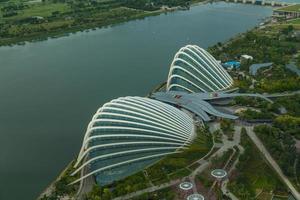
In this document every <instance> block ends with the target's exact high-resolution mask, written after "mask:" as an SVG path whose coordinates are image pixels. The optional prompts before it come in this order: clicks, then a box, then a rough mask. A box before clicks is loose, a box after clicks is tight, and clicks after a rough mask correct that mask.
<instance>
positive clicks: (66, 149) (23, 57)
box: [0, 3, 272, 200]
mask: <svg viewBox="0 0 300 200" xmlns="http://www.w3.org/2000/svg"><path fill="white" fill-rule="evenodd" d="M271 13H272V11H271V8H268V7H260V6H252V5H242V4H227V3H216V4H208V5H201V6H195V7H192V8H191V10H189V11H178V12H173V13H168V14H162V15H160V16H155V17H149V18H146V19H144V20H137V21H131V22H127V23H124V24H120V25H116V26H114V27H110V28H104V29H99V30H96V31H92V32H89V33H77V34H74V35H71V36H69V37H63V38H59V39H51V40H48V41H43V42H37V43H29V44H26V45H25V46H14V47H2V48H0V199H1V200H32V199H35V198H36V197H37V195H38V194H39V193H40V192H41V191H42V190H43V189H44V188H45V187H46V186H47V185H48V184H49V183H50V182H51V181H52V180H53V179H54V178H55V177H56V176H57V175H58V173H59V172H60V171H61V170H62V169H63V168H64V167H65V166H66V164H68V162H70V161H71V160H72V159H73V158H75V156H76V154H77V153H78V151H79V148H80V145H81V142H82V138H83V134H84V131H85V128H86V126H87V124H88V122H89V120H90V119H91V117H92V115H93V113H94V112H95V111H96V110H97V108H98V107H100V106H101V105H102V104H103V103H105V102H107V101H109V100H111V99H113V98H116V97H119V96H126V95H139V96H144V95H146V94H147V93H148V92H149V91H150V90H151V89H152V88H154V87H155V86H156V85H157V84H159V83H161V82H163V81H165V80H166V77H167V73H168V68H169V65H170V63H171V60H172V57H173V56H174V54H175V52H176V51H177V50H178V49H179V48H180V47H181V46H183V45H186V44H189V43H191V44H197V45H199V46H201V47H205V48H206V47H208V46H210V45H213V44H215V43H217V42H219V41H221V42H222V41H225V40H227V39H229V38H231V37H233V36H235V35H236V34H238V33H241V32H245V31H246V30H249V29H251V28H253V27H254V26H255V25H257V24H259V23H260V21H261V20H262V19H263V18H264V17H266V16H270V15H271Z"/></svg>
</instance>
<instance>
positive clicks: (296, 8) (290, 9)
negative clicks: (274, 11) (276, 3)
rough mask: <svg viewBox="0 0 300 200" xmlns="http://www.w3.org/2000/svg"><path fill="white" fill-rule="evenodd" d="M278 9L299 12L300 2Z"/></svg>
mask: <svg viewBox="0 0 300 200" xmlns="http://www.w3.org/2000/svg"><path fill="white" fill-rule="evenodd" d="M278 10H279V11H290V12H300V4H296V5H292V6H287V7H283V8H279V9H278Z"/></svg>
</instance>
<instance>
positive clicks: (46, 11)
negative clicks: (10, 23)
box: [9, 3, 70, 19]
mask: <svg viewBox="0 0 300 200" xmlns="http://www.w3.org/2000/svg"><path fill="white" fill-rule="evenodd" d="M67 11H70V6H69V5H67V4H65V3H39V4H34V5H31V6H29V8H26V9H24V10H22V11H20V12H19V13H18V15H16V16H13V17H11V18H9V19H23V18H27V17H33V16H40V17H49V16H51V15H52V13H53V12H60V13H64V12H67Z"/></svg>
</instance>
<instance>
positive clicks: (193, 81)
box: [167, 45, 233, 93]
mask: <svg viewBox="0 0 300 200" xmlns="http://www.w3.org/2000/svg"><path fill="white" fill-rule="evenodd" d="M232 84H233V80H232V78H231V77H230V75H229V74H228V73H227V72H226V70H225V69H224V68H223V67H222V66H221V65H220V64H219V63H218V62H217V61H216V59H215V58H214V57H213V56H212V55H210V54H209V53H208V52H207V51H205V50H204V49H202V48H200V47H198V46H196V45H187V46H185V47H182V48H181V49H180V50H179V51H178V52H177V53H176V54H175V57H174V59H173V62H172V64H171V67H170V72H169V76H168V82H167V90H168V91H184V92H189V93H194V92H215V91H220V90H224V89H227V88H229V87H230V86H231V85H232Z"/></svg>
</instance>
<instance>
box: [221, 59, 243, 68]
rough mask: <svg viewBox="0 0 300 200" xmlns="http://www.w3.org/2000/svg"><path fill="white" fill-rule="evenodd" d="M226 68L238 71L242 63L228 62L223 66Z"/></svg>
mask: <svg viewBox="0 0 300 200" xmlns="http://www.w3.org/2000/svg"><path fill="white" fill-rule="evenodd" d="M222 65H223V67H224V68H226V69H238V68H240V67H241V63H240V62H239V61H235V60H232V61H227V62H225V63H223V64H222Z"/></svg>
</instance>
